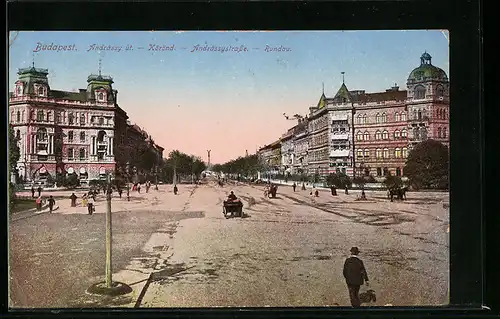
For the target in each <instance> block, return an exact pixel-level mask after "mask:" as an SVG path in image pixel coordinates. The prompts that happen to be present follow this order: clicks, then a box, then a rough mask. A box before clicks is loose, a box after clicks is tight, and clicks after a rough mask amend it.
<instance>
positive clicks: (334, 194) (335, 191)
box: [330, 185, 337, 196]
mask: <svg viewBox="0 0 500 319" xmlns="http://www.w3.org/2000/svg"><path fill="white" fill-rule="evenodd" d="M330 190H331V191H332V196H337V189H336V188H335V186H333V185H332V186H330Z"/></svg>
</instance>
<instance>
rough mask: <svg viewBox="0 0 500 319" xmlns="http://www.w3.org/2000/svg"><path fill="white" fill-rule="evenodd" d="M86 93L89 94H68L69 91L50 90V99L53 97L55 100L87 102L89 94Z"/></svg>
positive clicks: (84, 92)
mask: <svg viewBox="0 0 500 319" xmlns="http://www.w3.org/2000/svg"><path fill="white" fill-rule="evenodd" d="M86 93H87V91H83V92H81V91H80V92H68V91H59V90H50V91H49V97H53V98H55V99H62V100H70V101H81V102H84V101H87V94H86Z"/></svg>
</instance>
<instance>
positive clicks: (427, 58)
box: [408, 52, 448, 83]
mask: <svg viewBox="0 0 500 319" xmlns="http://www.w3.org/2000/svg"><path fill="white" fill-rule="evenodd" d="M431 59H432V57H431V55H430V54H429V53H427V52H424V54H422V56H421V57H420V66H419V67H418V68H415V69H414V70H413V71H411V73H410V76H409V77H408V83H411V82H419V81H427V80H441V81H448V76H447V75H446V72H444V71H443V70H442V69H440V68H438V67H436V66H434V65H432V63H431Z"/></svg>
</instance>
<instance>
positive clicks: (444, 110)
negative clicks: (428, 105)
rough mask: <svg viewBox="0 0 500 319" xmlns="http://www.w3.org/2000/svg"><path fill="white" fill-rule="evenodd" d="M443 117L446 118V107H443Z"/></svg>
mask: <svg viewBox="0 0 500 319" xmlns="http://www.w3.org/2000/svg"><path fill="white" fill-rule="evenodd" d="M443 119H445V120H446V119H447V115H446V109H443Z"/></svg>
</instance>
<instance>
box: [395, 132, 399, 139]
mask: <svg viewBox="0 0 500 319" xmlns="http://www.w3.org/2000/svg"><path fill="white" fill-rule="evenodd" d="M399 136H400V132H399V130H395V131H394V138H395V139H398V138H399Z"/></svg>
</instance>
